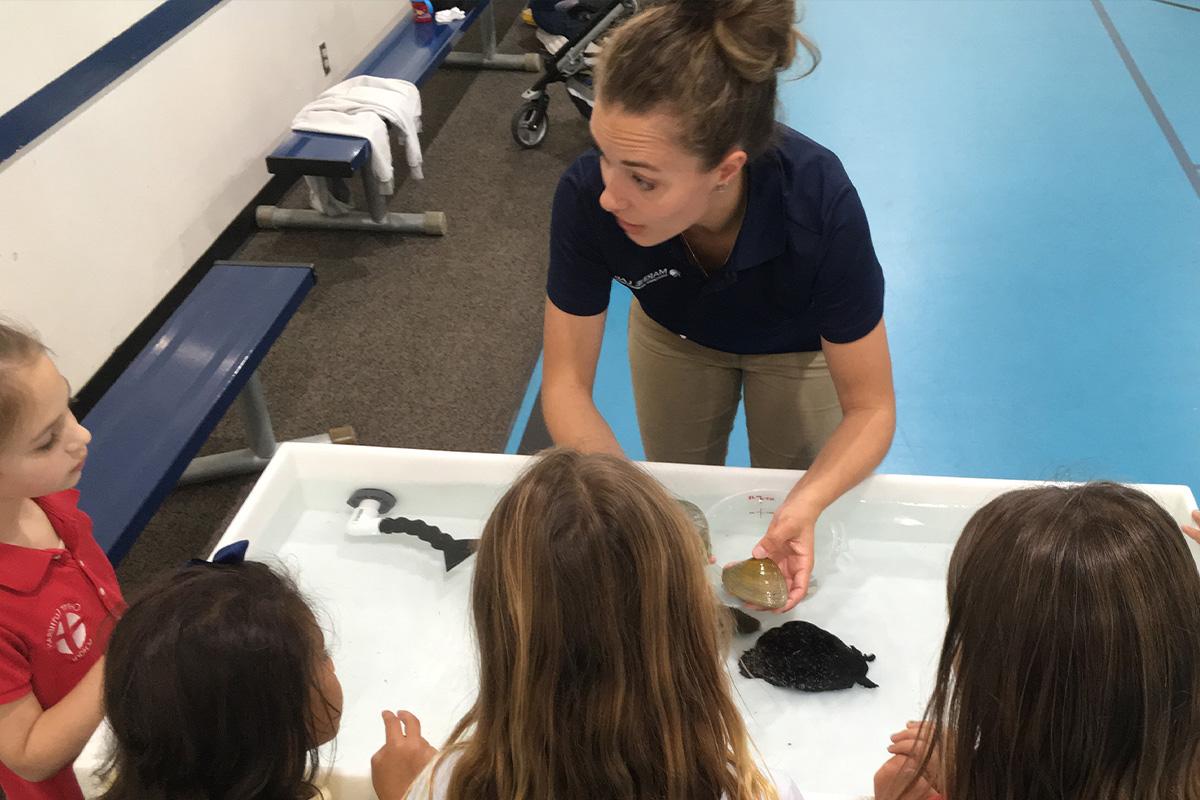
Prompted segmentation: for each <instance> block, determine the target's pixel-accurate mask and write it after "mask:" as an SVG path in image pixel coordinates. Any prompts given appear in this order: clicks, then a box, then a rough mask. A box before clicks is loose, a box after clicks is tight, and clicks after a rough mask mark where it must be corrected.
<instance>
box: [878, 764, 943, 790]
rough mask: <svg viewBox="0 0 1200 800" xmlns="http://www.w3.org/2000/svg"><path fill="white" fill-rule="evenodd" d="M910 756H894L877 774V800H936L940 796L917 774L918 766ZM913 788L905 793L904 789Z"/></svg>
mask: <svg viewBox="0 0 1200 800" xmlns="http://www.w3.org/2000/svg"><path fill="white" fill-rule="evenodd" d="M918 764H919V762H917V761H914V760H913V759H911V758H909V757H908V756H892V757H891V758H889V759H888V760H887V761H886V762H884V764H883V766H882V767H880V768H879V771H878V772H876V773H875V800H934V799H935V798H938V797H940V795H939V794H938V793H937V792H935V791H934V790H933V787H932V786H930V785H929V781H927V780H925V778H924V777H922V776H920V775H918V774H917V765H918ZM909 784H911V785H912V788H911V789H909V790H908V791H907V792H904V791H903V790H904V787H905V786H908V785H909ZM902 792H903V793H902Z"/></svg>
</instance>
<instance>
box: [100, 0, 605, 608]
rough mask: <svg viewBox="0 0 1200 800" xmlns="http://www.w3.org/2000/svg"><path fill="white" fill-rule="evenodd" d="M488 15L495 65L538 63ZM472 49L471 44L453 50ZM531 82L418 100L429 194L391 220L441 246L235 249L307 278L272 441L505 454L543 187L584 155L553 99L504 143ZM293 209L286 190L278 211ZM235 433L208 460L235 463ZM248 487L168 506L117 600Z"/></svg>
mask: <svg viewBox="0 0 1200 800" xmlns="http://www.w3.org/2000/svg"><path fill="white" fill-rule="evenodd" d="M494 5H495V6H496V13H497V25H498V30H499V31H500V32H501V34H502V35H503V32H504V31H506V30H507V31H508V34H507V36H504V39H503V41H502V45H501V49H502V50H504V51H506V52H519V51H522V50H528V51H533V50H535V49H536V41H535V40H534V37H533V34H532V29H531V28H528V27H527V26H525V25H523V24H522V23H520V22H519V21H517V22H516V24H515V25H514V24H512V23H513V21H514V20H516V17H517V14H518V13H519V11H520V10H521V8H523V7H524V2H523V1H522V0H495V2H494ZM510 26H511V27H510ZM477 47H478V40H477V38H476V36H475V35H468V36H467V37H465V38H464V41H463V43H462V45H461V48H462V49H477ZM535 79H536V76H535V75H534V74H533V73H518V72H473V71H465V70H453V69H448V68H447V69H442V70H441V71H439V72H438V73H437V74H436V75H434V76H433V77H432V78H430V80H429V81H428V82H427V83H426V84H425V85H424V86H423V87H422V99H423V104H424V111H425V120H424V121H425V132H424V134H423V135H422V144H423V146H424V153H425V176H426V177H425V180H424V181H411V180H410V181H407V182H405V183H404V184H402V185H401V186H400V187H399V188H398V190H397V193H396V195H395V196H394V197H393V198H392V202H391V204H390V207H391V209H392V210H394V211H414V210H441V211H445V212H446V213H447V214H448V215H449V219H450V232H449V235H447V236H446V237H444V238H433V237H429V238H426V237H415V236H402V235H396V234H377V233H354V232H307V231H259V232H257V233H255V234H254V235H253V236H252V237H251V238H250V239H249V240H248V241H247V242H246V243H245V245H244V247H243V248H242V249H241V251H240V252H239V253H238V255H237V258H239V259H241V260H247V261H278V262H311V263H313V264H315V265H316V269H317V286H316V288H315V289H314V290H313V291H312V293H311V294H310V295H309V297H308V299H307V300H306V301H305V303H304V304H303V305H302V306H301V308H300V310H299V312H298V313H297V314H296V316H295V317H293V318H292V320H291V322H290V324H289V325H288V327H287V329H286V330H285V331H284V333H283V335H282V337H281V338H280V340H279V341H278V342H277V343H276V344H275V346H274V348H272V350H271V352H270V354H269V355H268V356H267V358H266V361H265V362H264V363H263V365H262V366H261V367H260V369H259V373H260V375H261V376H262V379H263V383H264V385H265V386H266V391H267V396H268V400H269V402H270V406H271V412H272V418H273V421H274V423H275V430H276V434H277V436H278V437H279V438H280V439H286V438H292V437H300V436H307V435H310V434H313V433H319V432H322V431H324V430H326V429H328V428H329V427H332V426H336V425H344V424H349V425H353V426H354V428H355V429H356V430H357V432H358V436H359V441H360V443H362V444H367V445H386V446H402V447H419V448H432V449H444V450H469V451H482V452H489V451H491V452H495V451H500V450H502V449H503V448H504V445H505V443H506V441H507V439H508V435H509V431H510V428H511V426H512V424H513V420H514V417H515V415H516V413H517V410H518V407H519V405H520V403H521V399H522V397H523V394H524V392H525V388H526V384H527V381H528V378H529V374H530V371H531V370H532V368H533V365H534V362H535V361H536V360H537V357H538V353H539V351H540V349H541V315H542V300H543V297H544V292H545V288H544V281H545V269H546V252H547V244H546V243H547V235H548V229H549V218H550V203H551V198H552V197H553V192H554V187H555V184H556V182H557V180H558V176H559V174H561V172H562V170H563V169H564V168H565V167H566V166H567V165H568V164H569V163H570V161H571V160H572V159H573V158H574V157H575V156H576V155H578V154H579V153H580V152H582V151H583V150H584V149H585V148H586V147H587V126H586V122H585V121H584V120H583V118H582V117H581V116H579V114H578V113H577V112H576V111H575V109H574V108H573V107H572V106H571V104H570V103H569V102H568V100H567V99H566V96H565V94H564V93H562V91H561V87H555V89H554V90H552V91H554V96H553V97H554V99H553V101H552V103H551V109H550V113H551V117H552V128H551V131H550V133H549V136H548V137H547V139H546V141H545V143H544V144H543V145H542V148H541V149H539V150H532V151H523V150H520V149H519V148H518V147H517V146H516V145H515V144H514V143H513V141H512V139H511V137H510V135H509V121H510V118H511V116H512V114H513V112H514V111H515V110H516V109H517V107H518V106H519V105H520V102H521V100H520V94H521V92H522V91H524V90H525V89H526V88H528V86H529V85H530V84H532V83H533V81H534V80H535ZM395 157H396V163H397V164H400V165H402V164H403V163H404V156H403V153H402V152H398V153H396V154H395ZM401 172H402V170H401V169H397V175H398V176H399V175H400V174H401ZM306 202H307V198H306V195H305V194H304V192H303V188H302V187H296V188H293V190H292V191H291V192H290V193H289V194H288V196H287V197H286V198H285V200H284V202H283V205H285V206H289V207H304V206H306ZM230 417H231V418H229V419H226V420H224V421H223V422H222V423H221V424H220V425H219V426H218V428H217V430H216V431H215V432H214V434H213V436H212V438H211V439H210V440H209V442H208V444H207V445H206V448H205V452H214V451H219V450H226V449H233V448H238V447H241V446H243V442H242V429H241V422H240V420H239V419H237V418H236V413H231V414H230ZM253 483H254V479H253V478H244V479H233V480H226V481H220V482H215V483H212V484H208V485H204V486H198V487H188V488H182V489H179V490H177V491H175V492H174V493H173V494H172V495H171V496H170V498H169V499H168V500H167V502H166V503H165V504H164V506H163V507H162V509H161V510H160V511H159V512H158V514H157V515H156V516H155V517H154V519H153V520H151V522H150V524H149V526H147V528H146V530H145V531H144V532H143V533H142V535H141V537H140V538H139V539H138V542H137V544H136V545H135V546H134V547H133V549H132V550H131V551H130V553H129V555H128V556H127V557H126V558H125V560H124V561H123V562H122V564H121V567H120V569H119V575H120V577H121V581H122V584H123V585H124V587H125V590H126V592H127V593H130V594H132V593H134V592H136V590H137V588H138V587H139V586H140V585H142V584H144V582H145V581H146V579H147V578H149V577H150V576H151V575H153V574H154V573H156V572H158V571H160V570H163V569H167V568H171V567H173V566H175V565H177V564H179V563H181V562H182V561H184V560H186V559H187V558H190V557H193V556H197V555H203V554H206V553H207V552H208V550H209V549H210V548H211V546H212V544H213V542H215V541H216V539H217V537H218V536H219V535H220V533H221V532H222V531H223V530H224V528H225V527H226V525H227V524H228V522H229V520H230V519H232V517H233V514H234V513H235V512H236V511H237V508H238V506H239V505H240V504H241V502H242V500H243V499H244V498H245V496H246V495H247V494H248V493H249V491H250V488H251V487H252V486H253Z"/></svg>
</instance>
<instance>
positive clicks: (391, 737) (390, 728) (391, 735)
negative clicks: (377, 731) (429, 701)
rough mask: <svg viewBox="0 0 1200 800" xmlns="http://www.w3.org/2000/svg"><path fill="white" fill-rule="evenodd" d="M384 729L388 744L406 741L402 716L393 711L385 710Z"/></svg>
mask: <svg viewBox="0 0 1200 800" xmlns="http://www.w3.org/2000/svg"><path fill="white" fill-rule="evenodd" d="M401 713H404V712H401ZM383 730H384V732H385V733H386V734H387V743H388V744H400V743H401V742H402V741H404V728H403V727H402V726H401V723H400V718H399V717H398V716H396V715H395V714H393V713H392V712H391V711H384V712H383Z"/></svg>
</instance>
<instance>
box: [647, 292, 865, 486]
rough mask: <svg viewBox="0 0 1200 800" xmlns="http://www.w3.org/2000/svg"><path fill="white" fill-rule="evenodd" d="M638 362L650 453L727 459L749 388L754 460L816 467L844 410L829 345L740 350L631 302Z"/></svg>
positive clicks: (696, 460) (703, 460) (689, 459)
mask: <svg viewBox="0 0 1200 800" xmlns="http://www.w3.org/2000/svg"><path fill="white" fill-rule="evenodd" d="M629 365H630V369H631V371H632V373H633V395H634V400H635V402H636V403H637V416H638V427H639V428H640V429H641V434H642V446H643V447H644V448H645V451H646V459H647V460H648V461H668V462H673V463H678V464H717V465H720V464H724V463H725V453H726V451H727V450H728V448H729V432H730V430H731V429H732V428H733V420H734V417H735V416H736V414H737V407H738V401H739V400H740V399H741V396H742V392H743V389H744V391H745V395H746V428H747V432H748V433H749V437H750V463H751V465H752V466H755V467H775V468H780V469H807V468H808V467H809V466H810V465H811V464H812V462H813V459H814V458H816V456H817V453H818V452H820V450H821V447H822V446H823V445H824V444H825V442H826V440H827V439H829V437H830V435H831V434H832V433H833V429H834V428H836V427H837V425H838V423H839V422H841V419H842V407H841V406H840V405H839V404H838V397H837V391H836V390H835V389H834V386H833V378H832V377H830V375H829V365H828V364H826V363H825V355H824V354H823V353H821V352H820V351H817V352H814V353H778V354H771V355H737V354H735V353H724V352H721V351H720V350H713V349H711V348H708V347H704V346H702V345H698V344H696V343H695V342H692V341H690V340H687V339H684V338H683V337H681V336H679V335H678V334H674V333H671V332H670V331H668V330H667V329H666V328H664V327H662V326H661V325H659V324H658V323H657V322H655V321H654V320H652V319H650V318H649V317H648V316H646V312H644V311H642V307H641V306H640V305H638V303H637V301H636V300H635V301H633V303H632V305H631V307H630V309H629Z"/></svg>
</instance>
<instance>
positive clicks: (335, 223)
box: [255, 0, 541, 235]
mask: <svg viewBox="0 0 1200 800" xmlns="http://www.w3.org/2000/svg"><path fill="white" fill-rule="evenodd" d="M477 19H478V20H480V22H481V25H482V27H483V41H484V52H483V53H452V52H451V50H453V48H454V46H455V44H457V43H458V41H459V39H461V38H462V36H463V34H464V33H465V32H466V31H467V29H468V28H469V27H471V25H472V24H473V23H474V22H475V21H476V20H477ZM443 62H445V63H447V64H457V65H460V66H469V67H477V68H494V69H522V70H527V71H532V72H537V71H538V70H540V69H541V61H540V59H539V58H538V57H537V56H536V55H534V54H532V53H529V54H525V55H521V56H514V55H503V54H498V53H496V26H495V12H494V10H493V8H492V5H491V2H490V0H480V2H478V3H476V4H475V5H474V6H473V7H472V8H471V10H470V11H469V12H467V15H466V17H465V18H464V19H460V20H456V21H454V22H450V23H447V24H445V25H441V24H437V23H417V22H413V19H412V15H409V16H408V17H406V18H405V19H404V21H403V22H401V23H400V25H398V26H397V27H396V28H395V29H394V30H393V31H392V32H391V33H389V34H388V35H387V36H386V37H385V38H384V40H383V41H382V42H380V43H379V44H378V45H377V46H376V47H375V49H374V50H372V51H371V52H370V53H369V54H368V55H367V57H366V58H364V59H363V60H362V61H361V62H360V63H359V64H358V66H356V67H355V68H354V69H353V70H352V71H351V72H350V73H349V75H348V76H347V77H353V76H356V75H374V76H376V77H380V78H396V79H399V80H405V81H409V82H410V83H413V84H416V85H417V86H420V85H421V84H423V83H424V82H425V80H426V79H427V78H428V77H429V76H430V75H432V74H433V73H434V72H435V71H436V70H437V68H438V67H439V66H440V65H441V64H442V63H443ZM370 156H371V144H370V142H368V141H367V140H366V139H361V138H358V137H355V136H338V135H334V134H325V133H309V132H306V131H302V132H297V131H291V132H289V133H288V134H287V136H286V137H285V138H284V140H283V141H282V142H280V144H279V145H278V146H277V147H276V148H275V149H274V150H273V151H272V152H271V154H270V155H268V156H267V170H268V171H269V172H271V173H272V174H275V175H284V176H288V177H300V176H311V177H313V178H316V179H317V180H320V181H327V180H329V179H346V178H350V177H353V176H354V175H355V174H361V175H362V180H363V188H364V194H365V197H366V200H367V211H366V212H365V213H364V212H361V211H352V212H348V213H344V214H339V215H336V216H332V215H323V214H321V213H319V212H316V211H311V210H307V209H302V210H297V209H287V208H279V207H277V206H259V207H258V208H257V209H256V210H255V219H256V220H257V222H258V224H259V226H260V227H263V228H314V227H315V228H334V229H354V230H387V231H401V232H409V233H425V234H431V235H441V234H444V233H445V232H446V216H445V214H442V213H441V212H436V211H431V212H425V213H421V214H400V213H389V212H388V210H387V198H386V196H385V195H383V194H382V192H381V191H380V188H379V187H378V185H376V183H375V181H374V179H373V176H372V174H371V170H369V169H362V167H363V166H365V165H366V164H367V162H368V160H369V159H370Z"/></svg>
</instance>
